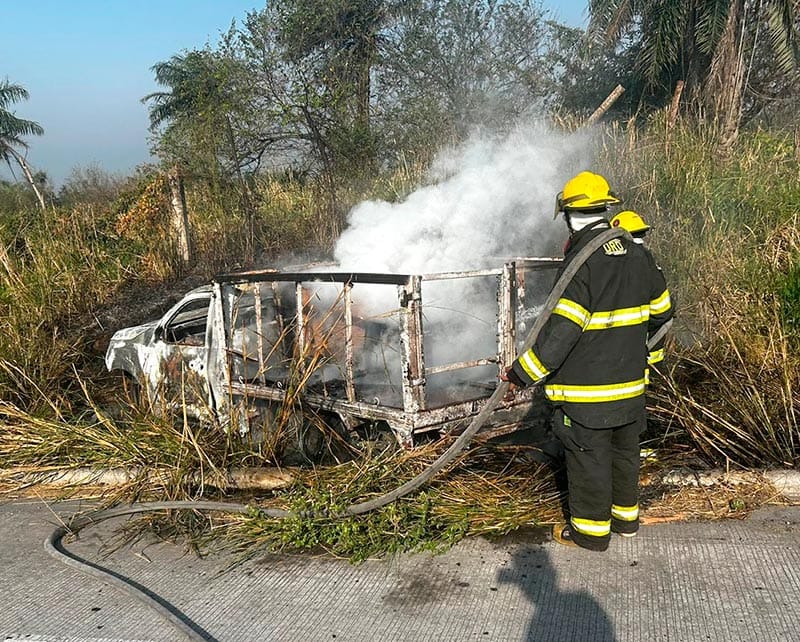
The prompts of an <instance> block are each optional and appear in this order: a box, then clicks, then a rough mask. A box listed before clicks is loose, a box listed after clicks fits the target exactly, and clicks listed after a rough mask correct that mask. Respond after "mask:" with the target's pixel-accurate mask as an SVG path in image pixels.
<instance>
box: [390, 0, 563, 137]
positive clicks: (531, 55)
mask: <svg viewBox="0 0 800 642" xmlns="http://www.w3.org/2000/svg"><path fill="white" fill-rule="evenodd" d="M388 40H389V44H388V45H387V48H386V54H385V60H384V61H383V69H382V71H381V73H380V74H379V76H378V81H379V87H380V89H379V93H380V95H381V96H383V103H382V110H381V112H382V114H383V121H384V123H385V127H386V131H387V136H388V137H389V138H390V139H391V140H394V141H398V142H399V143H400V146H401V147H404V148H408V147H411V148H418V149H425V148H427V149H428V151H432V150H434V149H435V148H436V147H438V145H440V144H442V143H449V142H453V141H457V140H461V139H463V138H464V137H465V136H466V135H467V134H468V133H469V131H470V130H471V129H473V128H474V127H477V126H484V127H489V128H493V129H503V128H507V127H509V126H510V125H511V124H512V123H514V122H515V121H517V119H519V117H520V116H521V115H523V114H526V113H529V112H542V111H544V108H546V107H548V106H549V105H551V104H552V103H553V102H554V99H555V98H556V94H555V91H556V87H557V77H558V76H559V74H560V73H561V72H562V71H563V65H562V62H563V61H562V60H561V59H560V57H559V49H560V46H561V44H562V42H563V38H562V33H561V31H560V30H559V26H558V25H556V24H555V23H552V22H548V21H546V20H545V11H544V10H543V9H542V7H541V5H540V4H538V3H537V2H534V1H532V0H506V1H497V2H485V1H484V0H407V1H406V2H403V3H402V5H401V8H400V9H399V10H398V11H397V17H396V20H395V25H394V28H393V30H392V33H391V34H390V36H389V39H388Z"/></svg>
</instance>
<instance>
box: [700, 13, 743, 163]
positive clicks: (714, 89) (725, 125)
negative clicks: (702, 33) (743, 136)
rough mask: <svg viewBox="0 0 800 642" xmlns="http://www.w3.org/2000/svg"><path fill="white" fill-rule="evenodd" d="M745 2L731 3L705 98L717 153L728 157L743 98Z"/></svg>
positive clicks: (737, 128)
mask: <svg viewBox="0 0 800 642" xmlns="http://www.w3.org/2000/svg"><path fill="white" fill-rule="evenodd" d="M744 22H745V18H744V0H734V1H733V2H732V3H731V5H730V8H729V10H728V19H727V22H726V24H725V31H724V32H723V34H722V37H721V38H720V41H719V44H718V45H717V48H716V50H715V52H714V59H713V60H712V62H711V70H710V72H709V76H708V82H707V85H706V95H708V96H710V97H711V101H712V108H713V112H714V123H715V126H716V129H717V134H718V142H717V152H718V153H719V154H720V155H721V156H723V157H725V156H728V155H729V154H730V151H731V149H732V148H733V145H734V144H735V143H736V140H737V139H738V137H739V124H740V123H741V120H742V99H743V96H744V92H743V90H744V32H745V29H744Z"/></svg>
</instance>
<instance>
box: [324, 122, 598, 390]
mask: <svg viewBox="0 0 800 642" xmlns="http://www.w3.org/2000/svg"><path fill="white" fill-rule="evenodd" d="M590 136H591V135H590V133H589V132H579V133H577V134H570V135H565V134H559V133H555V132H553V131H551V130H549V129H547V128H546V127H545V126H543V125H529V126H524V127H518V128H517V129H515V130H514V131H512V132H511V133H509V134H506V135H503V136H498V135H491V134H485V133H476V134H475V135H474V136H472V137H471V138H470V139H469V140H468V141H467V142H466V143H465V144H463V145H462V146H460V147H457V148H454V149H450V150H447V151H446V152H442V153H441V154H440V155H439V156H438V158H437V159H436V161H435V162H434V163H433V166H432V169H431V171H430V172H429V175H428V176H427V184H426V185H425V186H423V187H420V188H419V189H417V190H416V191H414V192H413V193H412V194H410V195H409V196H408V197H407V198H406V199H405V200H403V201H402V202H398V203H389V202H385V201H366V202H363V203H361V204H359V205H357V206H356V207H354V208H353V209H352V211H351V212H350V214H349V218H348V227H347V229H346V230H345V231H344V233H343V234H342V235H341V237H340V239H339V242H338V243H337V246H336V248H335V251H334V258H335V260H336V262H337V264H338V267H339V269H341V270H344V271H357V272H386V273H398V274H429V273H433V272H450V271H463V270H477V269H486V268H499V267H501V266H502V264H503V263H504V261H506V260H508V259H510V258H513V257H534V256H558V255H560V252H561V250H560V248H561V247H562V245H563V242H564V240H565V238H566V235H567V230H566V226H565V225H564V223H563V221H561V220H557V221H556V220H553V205H554V201H555V196H556V194H557V193H558V192H559V191H560V190H561V187H562V186H563V184H564V182H565V181H566V180H567V179H568V178H569V177H570V176H572V175H574V174H575V173H577V172H578V171H581V170H583V169H589V166H590V163H591V158H592V156H593V154H592V147H593V144H592V140H591V138H590ZM550 276H551V277H552V273H551V274H550ZM496 288H497V280H496V278H495V277H476V278H470V279H459V280H448V281H427V280H426V281H424V282H423V297H422V298H423V312H424V319H423V322H424V337H425V338H424V352H425V363H426V366H428V367H430V366H435V365H441V364H445V363H453V362H456V361H464V360H473V359H480V358H486V357H493V356H495V354H496V352H497V336H496V332H497V325H496V323H497V321H496V319H497V301H496ZM353 301H354V304H355V306H356V307H357V310H358V312H359V315H360V316H361V317H362V318H363V319H366V318H372V319H376V318H382V319H389V318H391V317H392V310H396V309H397V307H398V303H397V292H396V291H395V290H394V288H391V287H386V286H365V285H362V284H358V285H357V286H356V287H354V289H353ZM523 316H524V312H523V311H520V314H519V316H518V318H519V319H522V318H523ZM395 321H396V318H395ZM522 325H523V324H522V322H520V324H519V326H520V327H518V335H520V334H521V333H522V332H523V331H524V327H521V326H522ZM390 334H394V335H396V329H395V332H392V333H388V334H385V335H384V337H389V336H390ZM518 338H519V339H522V338H523V336H518ZM395 341H396V336H395V338H394V339H392V340H391V341H390V340H388V339H386V340H384V341H382V342H381V344H380V345H379V346H378V348H379V349H380V352H381V354H380V355H379V356H377V357H376V356H374V355H373V356H372V357H370V356H369V355H367V354H365V355H362V357H363V358H364V359H365V361H363V362H362V363H367V362H369V361H370V359H371V362H372V363H374V364H380V365H381V369H382V370H381V373H377V372H375V371H373V372H372V374H371V375H370V374H369V373H366V374H367V379H374V378H375V377H376V376H378V375H379V376H384V377H386V376H388V378H389V380H391V381H392V382H393V384H392V387H393V388H394V387H395V386H394V384H395V383H396V382H397V378H396V377H395V376H393V375H386V374H385V373H387V372H395V373H398V374H399V372H400V368H399V365H398V364H397V363H396V353H395V354H394V355H389V360H388V361H387V349H390V346H391V345H392V344H394V343H395ZM387 364H388V367H387ZM367 370H372V368H367ZM496 373H497V368H496V366H489V367H483V368H471V369H468V370H463V371H457V372H456V373H455V374H448V375H436V376H433V377H431V378H430V380H429V387H428V392H429V394H432V393H435V392H436V390H437V388H438V391H439V392H442V391H443V390H444V394H445V396H449V398H451V399H452V398H453V397H454V396H455V397H457V396H462V395H460V394H458V393H456V394H455V395H453V394H450V393H449V392H447V390H445V389H450V388H452V384H453V381H454V379H457V380H460V383H461V384H463V382H464V381H468V382H472V383H474V382H476V381H477V382H480V381H482V382H485V383H486V382H489V381H492V380H494V379H495V377H496Z"/></svg>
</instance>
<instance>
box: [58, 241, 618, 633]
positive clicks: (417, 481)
mask: <svg viewBox="0 0 800 642" xmlns="http://www.w3.org/2000/svg"><path fill="white" fill-rule="evenodd" d="M620 236H629V235H628V233H627V232H625V231H624V230H623V229H621V228H611V229H609V230H606V231H604V232H603V233H602V234H599V235H597V236H596V237H594V238H593V239H592V240H590V241H589V242H588V243H587V244H586V245H585V246H584V247H583V248H581V249H580V251H579V252H578V253H577V254H576V255H575V258H574V259H573V260H572V261H570V262H569V264H568V265H567V266H566V268H565V269H564V271H563V272H562V273H561V276H560V277H559V279H558V281H556V283H555V285H554V286H553V289H552V290H551V291H550V294H549V295H548V297H547V300H546V301H545V303H544V308H543V311H542V313H541V314H540V315H539V316H538V317H537V319H536V321H535V323H534V324H533V327H532V328H531V331H530V332H529V333H528V336H527V337H526V338H525V341H524V342H523V344H522V351H523V352H524V351H526V350H528V349H529V348H530V347H531V346H533V344H534V343H536V339H537V338H538V336H539V332H541V330H542V328H543V327H544V324H545V323H546V322H547V320H548V319H549V318H550V315H551V314H552V312H553V309H554V308H555V306H556V304H557V303H558V300H559V299H560V298H561V295H562V294H564V290H566V288H567V285H568V284H569V282H570V281H571V280H572V277H573V276H575V273H576V272H577V271H578V269H579V268H580V267H581V265H583V264H584V263H585V262H586V260H587V259H588V258H589V257H590V256H591V255H592V254H593V253H594V252H595V250H597V249H599V248H600V247H601V246H602V245H603V244H605V243H607V242H608V241H610V240H611V239H613V238H616V237H620ZM508 388H509V384H508V382H506V381H501V382H500V384H499V385H498V386H497V389H496V390H495V391H494V393H493V394H492V396H491V397H489V400H488V401H487V402H486V405H485V406H484V407H483V409H482V410H481V411H480V412H479V413H478V414H477V415H476V416H475V417H474V418H473V419H472V421H471V422H470V424H469V426H468V427H467V429H466V430H465V431H464V432H462V433H461V434H460V435H459V436H458V438H457V439H456V440H455V441H454V442H453V443H452V444H451V445H450V447H449V448H448V449H447V450H446V451H445V452H444V453H442V454H441V455H440V456H439V458H438V459H437V460H436V461H435V462H433V464H431V465H430V466H429V467H428V468H426V469H425V470H424V471H423V472H422V473H420V474H419V475H417V476H416V477H415V478H414V479H411V480H410V481H408V482H406V483H405V484H403V485H402V486H399V487H398V488H396V489H394V490H393V491H391V492H388V493H385V494H384V495H381V496H380V497H375V498H374V499H371V500H368V501H366V502H361V503H360V504H351V505H350V506H348V507H347V508H346V509H345V511H344V513H343V514H340V515H338V516H334V518H342V517H347V516H352V515H360V514H363V513H367V512H369V511H372V510H375V509H378V508H381V507H383V506H386V505H387V504H390V503H391V502H393V501H395V500H397V499H399V498H400V497H403V496H404V495H407V494H408V493H410V492H412V491H414V490H416V489H417V488H419V487H420V486H422V485H423V484H425V483H427V482H428V481H430V479H431V478H432V477H433V476H434V475H436V474H437V473H438V472H439V471H441V470H442V469H443V468H444V467H445V466H447V465H448V464H449V463H450V462H451V461H452V460H453V459H454V458H455V457H456V456H457V455H458V454H459V453H460V452H461V451H463V450H464V449H465V448H466V447H467V446H468V445H469V442H470V440H471V439H472V438H473V437H474V436H475V434H476V433H477V432H478V430H480V429H481V427H482V426H483V424H484V423H486V420H487V419H488V418H489V415H491V413H492V412H493V411H494V409H495V408H496V407H497V404H499V403H500V401H501V400H502V399H503V397H505V395H506V393H507V392H508ZM179 509H183V510H207V511H221V512H227V513H248V512H251V511H258V512H261V513H262V514H264V515H267V516H268V517H275V518H285V517H289V516H290V515H291V513H290V512H289V511H285V510H281V509H275V508H270V509H260V508H254V507H250V506H247V505H245V504H235V503H228V502H207V501H172V502H148V503H140V504H131V505H130V506H123V507H118V508H109V509H105V510H99V511H95V512H92V513H88V514H86V515H84V516H80V517H75V518H73V519H72V520H70V523H69V524H68V525H67V526H60V527H59V528H57V529H56V530H55V531H53V533H52V534H51V535H50V537H48V538H47V540H46V541H45V543H44V547H45V550H46V551H47V552H48V553H49V554H50V555H52V556H53V557H55V558H56V559H58V560H60V561H62V562H64V563H65V564H67V565H69V566H71V567H73V568H76V569H78V570H79V571H82V572H84V573H88V574H89V575H92V576H93V577H96V578H99V579H101V580H103V581H105V582H109V583H110V584H112V585H113V586H115V587H117V588H118V589H120V590H121V591H123V592H124V593H126V594H127V595H130V596H131V597H133V598H134V599H136V600H138V601H139V602H141V603H142V604H144V605H145V606H148V607H149V608H151V609H153V610H154V611H156V612H157V613H158V614H159V615H160V616H161V617H162V618H164V619H165V620H166V621H167V622H169V623H170V624H171V625H172V626H173V627H174V628H175V629H176V630H178V631H180V632H181V634H182V635H183V636H184V637H185V638H186V639H188V640H192V641H197V640H200V641H204V640H207V637H206V636H204V635H202V634H201V633H200V632H199V631H198V630H196V628H194V627H192V626H190V624H188V623H187V621H186V619H185V618H182V617H180V616H179V615H178V614H177V613H176V612H175V610H174V609H170V608H168V606H167V605H166V604H165V603H164V602H163V601H161V600H159V599H158V598H157V597H156V596H154V595H152V594H150V593H149V592H148V591H147V590H146V589H144V588H143V587H139V586H138V585H134V584H132V583H131V582H129V581H127V580H125V579H123V578H122V577H121V576H118V575H116V574H114V573H112V572H111V571H108V570H105V569H103V568H101V567H99V566H95V565H92V564H90V563H88V562H85V561H83V560H80V559H78V558H77V557H74V556H72V555H71V554H69V553H68V552H67V551H66V549H64V548H63V547H62V545H61V539H62V538H63V537H64V536H65V535H67V534H68V533H77V532H78V531H79V530H81V529H82V528H85V527H86V526H89V525H91V524H96V523H99V522H101V521H103V520H106V519H110V518H112V517H119V516H122V515H132V514H135V513H144V512H151V511H158V510H179Z"/></svg>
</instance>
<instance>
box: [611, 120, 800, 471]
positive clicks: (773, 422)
mask: <svg viewBox="0 0 800 642" xmlns="http://www.w3.org/2000/svg"><path fill="white" fill-rule="evenodd" d="M665 132H666V129H665V124H664V121H663V120H662V119H661V118H657V119H655V120H654V121H653V122H652V123H651V124H650V125H648V126H647V127H645V128H644V129H643V130H637V131H635V132H634V131H622V130H620V129H615V130H611V131H610V132H609V135H608V137H607V138H606V139H605V142H606V147H605V159H606V160H605V162H607V163H608V165H609V168H610V170H609V174H610V175H611V177H612V180H613V182H614V184H615V185H619V186H620V191H622V192H624V193H625V196H626V197H627V200H626V207H630V208H632V209H635V210H637V211H639V212H640V213H641V214H642V215H643V216H644V217H645V219H646V220H647V221H648V222H649V223H650V224H651V225H652V227H653V232H652V233H651V239H650V243H651V248H652V249H653V251H654V253H655V255H656V257H657V259H658V260H659V262H660V264H661V265H662V266H663V268H664V270H665V272H666V275H667V279H668V282H669V284H670V288H671V291H672V293H673V296H674V299H675V303H676V306H677V310H678V319H677V324H676V330H675V331H674V333H673V336H674V339H673V341H672V344H671V347H672V352H673V355H674V356H673V358H672V360H671V362H670V364H671V368H670V370H669V375H668V377H667V378H666V380H665V381H663V382H662V383H661V384H657V394H658V402H657V410H658V413H659V414H661V416H662V418H663V419H664V420H665V421H668V422H670V423H671V424H672V425H675V424H677V425H678V426H680V427H681V428H682V429H683V430H684V431H685V432H686V433H688V435H690V436H691V437H692V439H693V440H694V442H695V443H696V444H697V445H698V446H699V447H700V450H701V451H702V452H703V453H705V454H706V455H707V456H708V458H709V459H710V460H711V461H713V462H716V463H719V462H734V463H736V464H739V465H743V466H752V465H764V466H767V465H779V466H797V465H798V464H800V451H798V444H800V426H799V425H798V422H797V418H796V415H797V412H798V410H800V396H798V393H797V390H798V384H800V381H799V380H798V379H799V378H800V357H798V355H800V335H798V332H797V321H796V316H795V315H796V311H797V309H798V308H797V307H796V306H797V301H798V289H797V267H796V266H797V256H798V252H797V249H798V244H799V243H800V230H798V228H797V225H796V223H797V214H796V203H798V202H800V180H798V179H799V178H800V169H799V166H798V162H797V154H798V150H796V149H795V144H794V140H793V137H792V136H791V135H790V134H789V133H782V132H779V131H763V130H753V131H747V130H745V131H743V132H742V134H741V136H740V139H739V142H738V144H737V146H736V147H735V148H734V150H733V153H732V154H731V155H730V156H729V157H727V158H724V159H723V158H719V157H717V156H715V155H714V151H713V150H714V148H715V146H714V145H713V144H711V142H712V141H710V140H709V139H708V134H707V130H706V129H705V128H703V127H702V126H701V125H698V124H696V123H679V124H678V125H677V127H675V129H674V130H673V131H672V132H671V133H670V135H669V138H668V137H667V135H666V133H665Z"/></svg>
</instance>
